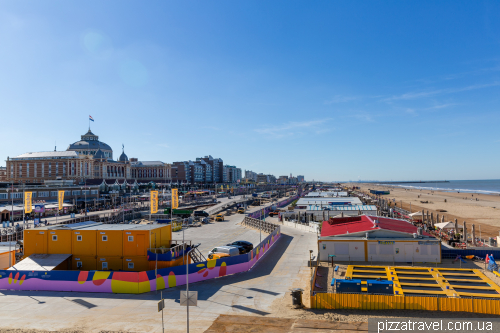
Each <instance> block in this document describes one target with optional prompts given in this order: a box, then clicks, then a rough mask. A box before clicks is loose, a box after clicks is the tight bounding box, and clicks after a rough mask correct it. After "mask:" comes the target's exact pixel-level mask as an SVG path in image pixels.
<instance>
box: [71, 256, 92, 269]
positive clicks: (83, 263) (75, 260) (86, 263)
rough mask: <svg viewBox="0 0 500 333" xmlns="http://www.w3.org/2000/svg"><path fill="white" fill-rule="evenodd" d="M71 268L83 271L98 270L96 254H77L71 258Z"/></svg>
mask: <svg viewBox="0 0 500 333" xmlns="http://www.w3.org/2000/svg"><path fill="white" fill-rule="evenodd" d="M71 259H72V260H71V269H72V270H82V271H95V270H97V259H96V257H95V256H76V255H73V256H72V258H71Z"/></svg>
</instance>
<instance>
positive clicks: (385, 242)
mask: <svg viewBox="0 0 500 333" xmlns="http://www.w3.org/2000/svg"><path fill="white" fill-rule="evenodd" d="M378 243H379V244H381V245H394V244H396V242H394V241H378Z"/></svg>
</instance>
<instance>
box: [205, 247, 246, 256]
mask: <svg viewBox="0 0 500 333" xmlns="http://www.w3.org/2000/svg"><path fill="white" fill-rule="evenodd" d="M214 253H225V254H227V255H229V256H230V257H234V256H238V255H240V250H239V249H238V248H237V247H235V246H217V247H214V248H213V249H212V251H210V252H208V255H207V257H210V255H211V254H214Z"/></svg>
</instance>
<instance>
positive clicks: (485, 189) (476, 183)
mask: <svg viewBox="0 0 500 333" xmlns="http://www.w3.org/2000/svg"><path fill="white" fill-rule="evenodd" d="M422 182H424V181H423V180H422ZM370 183H373V184H377V185H385V186H394V187H401V188H408V189H418V190H434V191H445V192H463V193H483V194H500V179H482V180H446V182H443V181H425V183H419V181H415V183H411V181H401V183H400V184H398V182H391V181H386V182H370Z"/></svg>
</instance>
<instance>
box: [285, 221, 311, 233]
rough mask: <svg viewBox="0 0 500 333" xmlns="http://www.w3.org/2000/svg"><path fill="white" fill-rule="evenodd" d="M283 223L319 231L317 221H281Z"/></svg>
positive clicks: (296, 227) (304, 229) (301, 228)
mask: <svg viewBox="0 0 500 333" xmlns="http://www.w3.org/2000/svg"><path fill="white" fill-rule="evenodd" d="M283 225H284V226H287V227H291V228H295V229H298V230H302V231H307V232H313V233H317V232H318V231H319V226H320V224H319V223H314V222H309V224H307V223H297V222H290V221H283Z"/></svg>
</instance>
